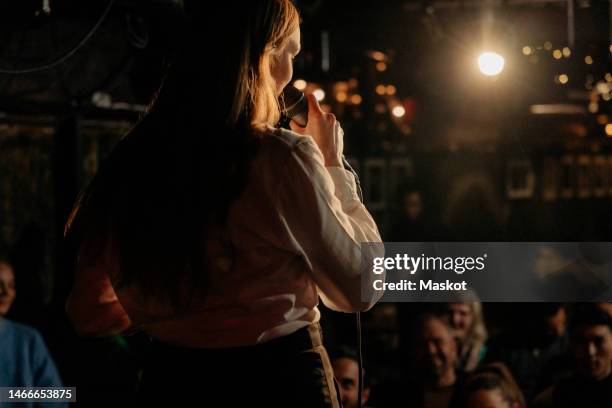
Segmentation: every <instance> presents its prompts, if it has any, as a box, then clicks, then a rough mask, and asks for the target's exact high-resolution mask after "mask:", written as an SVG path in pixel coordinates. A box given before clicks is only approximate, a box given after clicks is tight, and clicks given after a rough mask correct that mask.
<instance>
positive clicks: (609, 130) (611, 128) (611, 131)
mask: <svg viewBox="0 0 612 408" xmlns="http://www.w3.org/2000/svg"><path fill="white" fill-rule="evenodd" d="M606 136H608V137H612V123H608V124H607V125H606Z"/></svg>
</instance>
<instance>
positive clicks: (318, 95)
mask: <svg viewBox="0 0 612 408" xmlns="http://www.w3.org/2000/svg"><path fill="white" fill-rule="evenodd" d="M313 95H314V97H315V98H317V101H319V102H321V101H322V100H323V99H325V91H323V90H322V89H321V88H319V89H315V91H314V92H313Z"/></svg>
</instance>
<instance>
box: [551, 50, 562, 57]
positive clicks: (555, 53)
mask: <svg viewBox="0 0 612 408" xmlns="http://www.w3.org/2000/svg"><path fill="white" fill-rule="evenodd" d="M562 56H563V53H562V52H561V50H554V51H553V58H554V59H561V57H562Z"/></svg>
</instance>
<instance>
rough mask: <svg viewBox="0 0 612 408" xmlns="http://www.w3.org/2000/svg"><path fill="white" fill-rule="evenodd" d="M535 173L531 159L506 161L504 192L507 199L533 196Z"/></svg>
mask: <svg viewBox="0 0 612 408" xmlns="http://www.w3.org/2000/svg"><path fill="white" fill-rule="evenodd" d="M534 188H535V174H534V171H533V166H532V164H531V161H529V160H525V159H512V160H509V161H508V163H507V173H506V194H507V196H508V198H509V199H511V200H517V199H524V198H531V197H533V190H534Z"/></svg>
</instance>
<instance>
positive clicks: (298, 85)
mask: <svg viewBox="0 0 612 408" xmlns="http://www.w3.org/2000/svg"><path fill="white" fill-rule="evenodd" d="M306 85H307V84H306V81H304V80H303V79H296V80H295V82H293V86H295V87H296V88H297V89H299V90H300V91H303V90H304V89H306Z"/></svg>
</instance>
